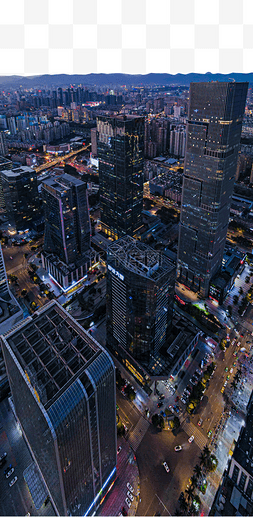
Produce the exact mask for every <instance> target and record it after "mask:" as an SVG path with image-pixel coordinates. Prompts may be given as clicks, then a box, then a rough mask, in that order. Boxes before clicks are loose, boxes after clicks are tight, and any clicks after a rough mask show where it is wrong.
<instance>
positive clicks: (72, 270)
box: [42, 174, 90, 288]
mask: <svg viewBox="0 0 253 517" xmlns="http://www.w3.org/2000/svg"><path fill="white" fill-rule="evenodd" d="M42 197H43V206H44V214H45V239H44V251H43V254H42V263H43V267H45V268H46V269H48V270H49V272H50V273H51V274H52V276H53V277H54V278H55V279H56V280H57V281H58V282H59V284H60V285H61V286H62V287H64V288H67V287H69V285H71V283H72V282H75V281H78V280H80V279H81V278H82V277H83V276H84V274H85V273H86V271H87V257H86V255H85V254H86V252H87V251H88V249H89V247H90V220H89V212H88V197H87V188H86V183H85V182H83V181H81V180H79V179H77V178H75V177H74V176H70V175H69V174H63V175H62V176H61V177H59V178H49V179H47V180H45V181H43V183H42ZM57 261H61V263H62V264H63V266H62V268H60V269H62V272H60V270H59V268H57V267H56V263H57ZM54 265H55V268H54ZM64 266H65V267H64ZM64 269H65V271H66V274H65V273H64Z"/></svg>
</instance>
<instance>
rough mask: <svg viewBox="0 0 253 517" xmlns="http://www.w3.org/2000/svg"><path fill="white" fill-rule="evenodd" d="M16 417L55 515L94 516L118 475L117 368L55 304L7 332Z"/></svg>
mask: <svg viewBox="0 0 253 517" xmlns="http://www.w3.org/2000/svg"><path fill="white" fill-rule="evenodd" d="M2 348H3V354H4V359H5V364H6V369H7V374H8V378H9V383H10V388H11V394H12V398H13V403H14V406H15V411H16V415H17V418H18V421H19V422H20V425H21V428H22V432H23V434H24V436H25V438H26V441H27V443H28V446H29V449H30V451H31V454H32V456H33V458H34V461H35V462H36V464H37V466H38V468H39V470H40V473H41V475H42V478H43V480H44V482H45V485H46V487H47V490H48V493H49V496H50V499H51V501H52V504H53V506H54V509H55V512H56V514H57V515H66V516H67V515H73V514H74V515H75V514H77V515H92V514H93V513H94V512H95V511H96V508H97V506H99V503H100V502H101V500H102V498H103V497H104V495H105V494H106V492H107V490H108V489H109V487H110V485H111V483H112V482H113V481H114V479H115V476H116V457H117V455H116V413H115V405H116V394H115V367H114V364H113V361H112V359H111V358H110V356H109V354H108V352H107V351H105V350H104V349H103V348H102V347H101V346H100V345H99V344H98V343H97V341H95V340H94V339H93V338H92V337H91V336H90V334H88V333H87V332H86V331H85V330H84V329H83V328H82V327H81V326H80V325H79V324H78V323H77V322H76V321H75V320H74V318H72V317H71V316H70V315H69V314H68V312H67V311H66V310H65V309H63V308H62V307H61V306H60V305H59V304H58V302H56V301H52V302H49V303H48V304H47V305H44V307H42V308H40V309H39V310H38V311H37V312H36V313H34V315H33V316H32V317H28V318H26V320H24V322H23V323H21V324H20V325H19V327H18V329H16V330H15V329H13V330H10V332H9V333H8V334H6V335H5V336H2Z"/></svg>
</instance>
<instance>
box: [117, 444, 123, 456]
mask: <svg viewBox="0 0 253 517" xmlns="http://www.w3.org/2000/svg"><path fill="white" fill-rule="evenodd" d="M121 450H122V447H121V445H120V446H119V447H118V449H117V454H119V453H120V451H121Z"/></svg>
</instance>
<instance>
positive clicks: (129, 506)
mask: <svg viewBox="0 0 253 517" xmlns="http://www.w3.org/2000/svg"><path fill="white" fill-rule="evenodd" d="M125 501H126V504H127V506H128V508H131V505H132V503H131V501H130V500H129V499H128V497H126V499H125Z"/></svg>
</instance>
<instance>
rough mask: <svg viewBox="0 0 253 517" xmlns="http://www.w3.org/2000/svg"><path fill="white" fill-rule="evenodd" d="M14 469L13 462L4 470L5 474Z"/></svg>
mask: <svg viewBox="0 0 253 517" xmlns="http://www.w3.org/2000/svg"><path fill="white" fill-rule="evenodd" d="M10 469H12V464H10V465H9V466H8V467H7V469H5V470H4V475H5V476H6V474H7V472H9V470H10Z"/></svg>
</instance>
